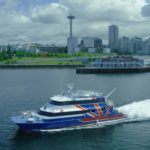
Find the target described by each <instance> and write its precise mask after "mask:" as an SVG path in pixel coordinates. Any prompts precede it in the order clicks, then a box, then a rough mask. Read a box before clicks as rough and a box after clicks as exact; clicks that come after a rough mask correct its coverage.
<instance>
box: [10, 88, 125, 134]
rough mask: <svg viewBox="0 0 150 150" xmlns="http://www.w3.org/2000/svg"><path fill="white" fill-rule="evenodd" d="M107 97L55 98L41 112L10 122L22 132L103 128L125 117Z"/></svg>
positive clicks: (94, 94) (87, 94) (93, 94)
mask: <svg viewBox="0 0 150 150" xmlns="http://www.w3.org/2000/svg"><path fill="white" fill-rule="evenodd" d="M112 92H114V91H112ZM112 92H111V93H112ZM111 93H110V94H111ZM110 94H109V95H110ZM109 95H108V96H109ZM108 96H106V97H104V96H103V94H101V93H97V92H84V91H78V92H76V93H66V94H62V95H58V96H53V97H51V98H50V101H49V102H48V103H47V104H46V105H44V106H43V107H41V108H40V110H39V111H37V112H24V113H23V114H21V115H19V116H12V117H11V119H12V121H13V122H14V123H15V124H17V125H18V126H19V128H20V129H21V130H22V131H26V132H30V131H43V130H53V129H62V128H76V127H84V126H88V125H93V124H94V125H100V124H102V123H105V122H114V121H118V120H120V119H123V118H126V115H125V114H122V113H119V112H118V111H117V110H116V109H114V106H113V105H112V104H111V103H110V102H109V101H108V100H107V98H108Z"/></svg>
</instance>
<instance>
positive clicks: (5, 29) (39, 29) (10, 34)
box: [0, 0, 150, 44]
mask: <svg viewBox="0 0 150 150" xmlns="http://www.w3.org/2000/svg"><path fill="white" fill-rule="evenodd" d="M130 6H132V8H131V7H130ZM149 6H150V1H149V0H126V1H125V2H123V1H122V0H114V1H113V2H112V1H111V0H106V1H102V0H93V1H90V0H87V1H84V0H76V1H73V0H45V1H41V0H34V1H33V0H26V1H25V0H22V1H19V0H15V1H14V0H1V2H0V19H1V22H0V26H1V28H0V43H1V44H4V43H11V42H15V41H21V40H24V41H27V42H39V43H56V42H57V41H59V42H60V43H66V38H67V37H68V35H69V30H68V28H69V25H68V21H67V19H66V16H68V14H73V15H75V16H76V17H77V19H76V22H75V24H74V26H75V28H74V33H75V36H76V37H78V38H79V39H81V38H82V37H85V36H93V37H100V38H101V39H103V41H104V43H108V35H107V28H108V26H109V25H111V24H117V25H118V26H119V28H120V31H121V32H120V37H121V36H127V37H129V38H132V37H134V36H138V37H142V38H144V39H145V38H147V37H149V33H148V32H147V31H149V26H150V20H149V17H150V11H149V10H150V9H148V8H149ZM4 16H5V17H4Z"/></svg>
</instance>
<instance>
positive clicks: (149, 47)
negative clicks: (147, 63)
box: [143, 38, 150, 55]
mask: <svg viewBox="0 0 150 150" xmlns="http://www.w3.org/2000/svg"><path fill="white" fill-rule="evenodd" d="M143 54H144V55H150V38H149V39H146V40H145V41H144V42H143Z"/></svg>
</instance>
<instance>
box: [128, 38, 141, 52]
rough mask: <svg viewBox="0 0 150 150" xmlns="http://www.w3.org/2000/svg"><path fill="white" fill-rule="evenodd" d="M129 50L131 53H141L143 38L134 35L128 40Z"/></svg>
mask: <svg viewBox="0 0 150 150" xmlns="http://www.w3.org/2000/svg"><path fill="white" fill-rule="evenodd" d="M130 52H131V53H132V54H142V53H143V39H142V38H140V37H134V38H132V39H131V40H130Z"/></svg>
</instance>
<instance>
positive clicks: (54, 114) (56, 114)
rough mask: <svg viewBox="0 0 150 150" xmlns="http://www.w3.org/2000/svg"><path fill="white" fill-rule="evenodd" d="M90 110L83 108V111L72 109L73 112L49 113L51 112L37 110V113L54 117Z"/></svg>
mask: <svg viewBox="0 0 150 150" xmlns="http://www.w3.org/2000/svg"><path fill="white" fill-rule="evenodd" d="M88 112H90V110H85V111H73V112H59V113H51V112H45V111H41V110H40V111H39V112H38V114H39V115H42V116H47V117H55V116H64V115H75V114H84V113H88Z"/></svg>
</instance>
